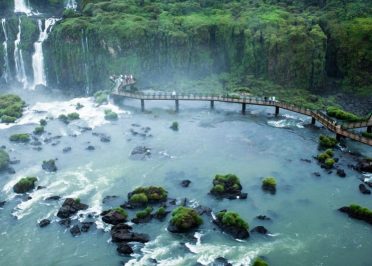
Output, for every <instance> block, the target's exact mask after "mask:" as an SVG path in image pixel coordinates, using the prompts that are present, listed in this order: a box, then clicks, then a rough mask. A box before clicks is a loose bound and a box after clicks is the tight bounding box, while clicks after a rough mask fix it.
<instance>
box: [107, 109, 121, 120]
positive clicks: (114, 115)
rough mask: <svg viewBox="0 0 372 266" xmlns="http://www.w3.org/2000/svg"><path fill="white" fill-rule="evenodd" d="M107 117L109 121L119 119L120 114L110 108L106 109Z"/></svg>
mask: <svg viewBox="0 0 372 266" xmlns="http://www.w3.org/2000/svg"><path fill="white" fill-rule="evenodd" d="M105 119H106V120H109V121H114V120H118V114H117V113H115V112H113V111H111V110H110V109H106V110H105Z"/></svg>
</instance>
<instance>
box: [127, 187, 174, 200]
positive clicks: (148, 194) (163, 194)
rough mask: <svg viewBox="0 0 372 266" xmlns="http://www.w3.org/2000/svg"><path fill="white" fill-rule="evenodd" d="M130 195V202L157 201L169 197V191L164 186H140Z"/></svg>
mask: <svg viewBox="0 0 372 266" xmlns="http://www.w3.org/2000/svg"><path fill="white" fill-rule="evenodd" d="M129 195H130V202H136V203H143V204H144V203H147V202H149V203H157V202H162V201H165V200H166V199H167V197H168V192H167V191H166V190H165V189H164V188H162V187H154V186H149V187H139V188H136V189H135V190H133V191H132V192H131V193H129Z"/></svg>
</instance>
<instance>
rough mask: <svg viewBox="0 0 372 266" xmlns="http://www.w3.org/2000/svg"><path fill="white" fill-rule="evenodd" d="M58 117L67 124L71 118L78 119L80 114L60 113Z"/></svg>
mask: <svg viewBox="0 0 372 266" xmlns="http://www.w3.org/2000/svg"><path fill="white" fill-rule="evenodd" d="M58 119H59V120H61V121H62V122H63V123H65V124H68V123H70V122H71V121H73V120H78V119H80V115H79V114H78V113H76V112H73V113H69V114H67V115H65V114H61V115H59V116H58Z"/></svg>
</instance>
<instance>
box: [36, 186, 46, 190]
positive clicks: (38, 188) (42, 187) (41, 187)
mask: <svg viewBox="0 0 372 266" xmlns="http://www.w3.org/2000/svg"><path fill="white" fill-rule="evenodd" d="M44 188H46V187H44V186H37V188H36V190H40V189H44Z"/></svg>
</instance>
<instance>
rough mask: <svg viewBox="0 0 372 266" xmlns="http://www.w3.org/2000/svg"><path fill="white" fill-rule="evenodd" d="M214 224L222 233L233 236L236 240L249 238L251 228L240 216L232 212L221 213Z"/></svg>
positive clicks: (224, 211)
mask: <svg viewBox="0 0 372 266" xmlns="http://www.w3.org/2000/svg"><path fill="white" fill-rule="evenodd" d="M213 222H214V223H215V224H216V225H217V226H218V227H220V228H221V230H222V231H224V232H226V233H228V234H230V235H232V236H233V237H234V238H238V239H245V238H248V237H249V232H248V230H249V226H248V223H247V222H246V221H244V220H243V219H242V218H241V217H240V215H239V214H237V213H236V212H230V211H226V210H223V211H220V212H218V213H217V215H216V219H215V220H213Z"/></svg>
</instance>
